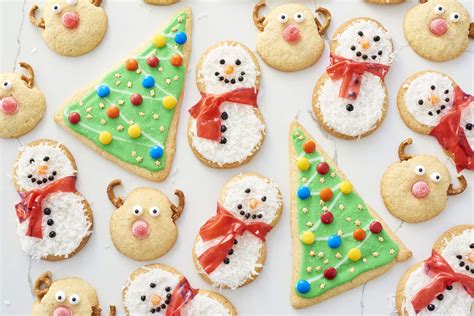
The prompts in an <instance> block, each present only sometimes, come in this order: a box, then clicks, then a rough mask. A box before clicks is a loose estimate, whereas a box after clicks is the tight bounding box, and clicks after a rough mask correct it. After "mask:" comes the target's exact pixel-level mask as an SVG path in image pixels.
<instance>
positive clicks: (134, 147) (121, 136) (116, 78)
mask: <svg viewBox="0 0 474 316" xmlns="http://www.w3.org/2000/svg"><path fill="white" fill-rule="evenodd" d="M186 19H187V15H186V13H184V12H183V13H180V14H178V15H176V16H175V17H174V18H173V19H172V20H171V22H170V23H169V24H168V26H167V27H166V28H164V30H163V31H162V33H161V34H163V35H165V36H166V38H167V39H166V45H165V46H164V47H162V48H158V47H156V46H154V45H153V43H151V41H150V44H149V45H148V46H147V47H146V48H145V49H144V50H143V51H141V52H140V53H139V54H138V55H135V56H133V57H132V58H134V59H136V60H137V61H138V69H137V71H128V70H127V69H125V64H123V65H121V66H120V67H119V68H117V69H115V70H114V71H112V72H109V73H108V74H107V75H105V76H104V77H103V78H102V79H101V81H100V83H99V84H100V85H102V84H105V85H107V86H108V87H109V88H110V94H109V95H108V96H107V97H104V98H101V97H99V96H98V95H97V92H96V89H95V88H94V89H91V91H90V92H89V93H88V94H86V95H85V96H84V97H83V98H82V99H81V100H79V101H77V102H75V103H72V104H69V105H67V106H66V108H65V110H64V114H63V115H64V121H65V122H66V124H67V126H68V127H69V128H70V129H72V130H73V131H74V132H76V133H78V134H80V135H83V136H85V137H87V138H88V139H89V140H91V141H93V142H94V144H95V145H97V146H98V147H99V148H100V149H102V150H104V151H106V152H108V153H110V154H111V155H113V156H115V157H117V158H119V159H120V160H122V161H125V162H128V163H131V164H133V165H138V166H140V167H142V168H146V169H147V170H150V171H159V170H162V169H163V168H164V167H165V165H166V159H165V157H166V150H167V149H166V148H165V144H166V139H167V137H168V132H169V127H170V124H171V122H172V119H173V116H174V112H175V111H174V109H171V110H169V109H166V108H164V107H163V105H162V100H163V98H164V97H166V96H173V97H174V98H175V99H176V100H179V97H180V95H181V91H182V89H183V84H184V75H185V67H184V63H183V65H182V66H179V67H175V66H173V65H172V64H171V62H170V58H171V56H173V55H176V54H179V55H181V56H183V46H182V45H178V44H177V43H175V41H174V34H176V33H177V32H186ZM188 40H190V39H189V38H188ZM153 55H156V56H157V57H158V58H159V60H160V62H159V64H158V66H157V67H156V68H153V67H151V66H149V65H148V64H147V62H146V60H147V58H148V57H149V56H153ZM183 58H186V57H184V56H183ZM147 75H151V76H153V77H154V79H155V86H154V87H152V88H150V89H147V88H144V87H143V85H142V80H143V78H145V76H147ZM152 91H153V92H152ZM134 93H139V94H140V95H141V96H142V97H143V102H142V104H140V105H139V106H134V105H132V104H131V102H130V96H131V95H132V94H134ZM111 105H115V106H117V107H118V108H119V110H120V116H119V117H117V118H114V119H112V118H109V117H108V116H107V108H108V107H109V106H111ZM71 112H78V113H79V114H80V116H81V120H80V122H79V123H78V124H71V123H70V122H69V121H68V115H69V114H70V113H71ZM130 121H133V123H134V124H137V125H139V126H140V128H141V135H140V136H139V137H138V138H131V137H130V136H129V135H128V132H127V131H128V127H129V126H130ZM122 127H123V128H122ZM103 131H108V132H110V133H111V134H112V137H113V139H112V142H111V143H110V144H108V145H104V144H102V143H101V142H100V141H99V134H100V133H101V132H103ZM153 146H161V147H162V148H163V156H162V157H161V158H159V159H153V158H152V157H151V156H150V154H149V150H150V148H151V147H153Z"/></svg>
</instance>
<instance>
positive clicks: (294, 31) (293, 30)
mask: <svg viewBox="0 0 474 316" xmlns="http://www.w3.org/2000/svg"><path fill="white" fill-rule="evenodd" d="M283 38H284V39H285V41H287V42H288V43H290V44H292V43H296V42H298V41H299V40H300V39H301V34H300V29H299V27H298V26H296V25H293V24H292V25H288V26H287V27H286V28H285V30H284V31H283Z"/></svg>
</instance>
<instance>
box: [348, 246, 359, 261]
mask: <svg viewBox="0 0 474 316" xmlns="http://www.w3.org/2000/svg"><path fill="white" fill-rule="evenodd" d="M347 256H348V257H349V259H351V260H352V261H359V260H360V258H361V257H362V252H360V249H359V248H352V249H351V250H349V252H348V253H347Z"/></svg>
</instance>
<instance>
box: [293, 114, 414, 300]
mask: <svg viewBox="0 0 474 316" xmlns="http://www.w3.org/2000/svg"><path fill="white" fill-rule="evenodd" d="M289 147H290V148H289V149H290V171H291V190H292V195H291V230H292V234H293V275H292V286H293V289H292V291H291V303H292V305H293V306H294V307H295V308H302V307H306V306H309V305H313V304H317V303H319V302H321V301H323V300H325V299H328V298H330V297H332V296H335V295H337V294H339V293H342V292H344V291H346V290H349V289H351V288H354V287H356V286H358V285H361V284H363V283H365V282H367V281H368V280H370V279H373V278H375V277H377V276H379V275H380V274H382V273H384V272H386V271H388V270H389V269H390V268H391V267H392V265H393V264H394V263H395V262H396V261H404V260H407V259H408V258H409V257H410V256H411V252H410V251H409V250H408V249H407V248H406V247H405V246H404V245H403V243H402V242H401V241H400V239H399V238H398V237H397V236H396V235H395V234H394V233H393V232H392V231H391V230H390V229H389V228H388V226H387V225H386V224H385V223H384V222H383V221H382V219H381V218H380V217H379V216H378V215H377V213H375V212H374V211H373V210H372V209H371V208H370V206H368V205H367V204H366V203H365V202H364V201H363V200H362V198H361V197H360V196H359V194H358V193H357V192H356V191H355V189H354V188H353V187H352V184H351V183H350V182H349V181H348V180H347V178H346V177H345V176H344V174H343V173H342V172H341V171H340V170H339V168H338V167H337V166H336V164H335V163H334V162H333V161H332V160H331V159H330V158H329V156H328V155H327V154H326V153H325V152H324V150H322V148H321V147H320V146H319V145H318V144H317V143H316V142H315V141H314V140H313V139H312V138H311V136H310V135H309V134H308V133H307V132H306V131H305V130H304V129H303V127H302V126H301V125H300V124H299V123H298V122H294V123H293V124H292V125H291V127H290V146H289Z"/></svg>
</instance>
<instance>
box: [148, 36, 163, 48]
mask: <svg viewBox="0 0 474 316" xmlns="http://www.w3.org/2000/svg"><path fill="white" fill-rule="evenodd" d="M151 42H152V43H153V45H155V46H156V47H158V48H162V47H163V46H165V45H166V36H164V35H161V34H158V35H156V36H155V37H153V39H152V40H151Z"/></svg>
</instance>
